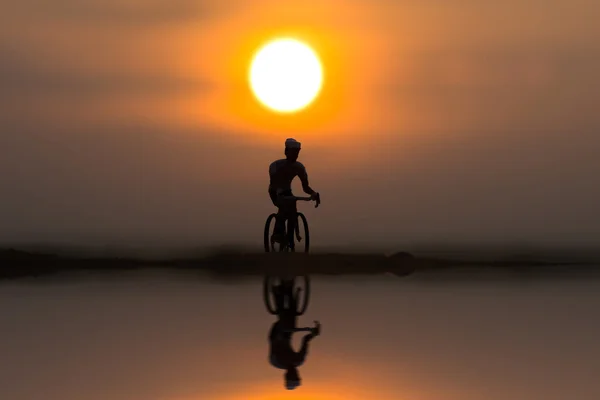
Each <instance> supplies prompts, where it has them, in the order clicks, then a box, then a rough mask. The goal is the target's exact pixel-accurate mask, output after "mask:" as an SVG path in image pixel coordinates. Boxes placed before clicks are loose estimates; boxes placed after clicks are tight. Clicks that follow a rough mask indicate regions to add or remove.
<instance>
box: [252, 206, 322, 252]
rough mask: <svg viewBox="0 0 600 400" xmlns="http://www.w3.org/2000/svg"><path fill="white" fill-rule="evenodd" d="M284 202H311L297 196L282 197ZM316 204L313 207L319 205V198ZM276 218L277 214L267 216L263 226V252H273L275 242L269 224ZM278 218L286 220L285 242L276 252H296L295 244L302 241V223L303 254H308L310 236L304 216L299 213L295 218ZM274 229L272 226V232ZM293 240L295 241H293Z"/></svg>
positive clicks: (280, 244)
mask: <svg viewBox="0 0 600 400" xmlns="http://www.w3.org/2000/svg"><path fill="white" fill-rule="evenodd" d="M283 200H284V201H296V202H297V201H310V200H312V199H311V198H310V197H297V196H284V197H283ZM316 202H317V204H316V205H315V207H318V206H319V204H320V199H319V197H317V199H316ZM276 218H277V214H275V213H273V214H271V215H269V217H268V218H267V222H266V224H265V234H264V244H265V251H266V252H267V253H269V252H275V251H276V250H275V244H276V243H275V240H274V237H273V232H272V231H271V222H273V221H275V220H276ZM280 218H286V232H285V238H286V241H285V242H284V243H279V250H278V251H292V252H293V251H296V243H295V242H296V241H297V242H301V241H302V236H300V223H299V222H300V221H302V225H303V226H304V252H305V253H308V249H309V247H310V235H309V233H308V221H306V217H305V216H304V214H302V213H301V212H296V215H295V216H292V217H290V216H287V217H283V216H282V217H280ZM274 229H275V226H274V224H273V230H274ZM294 234H295V238H294ZM294 239H295V240H294Z"/></svg>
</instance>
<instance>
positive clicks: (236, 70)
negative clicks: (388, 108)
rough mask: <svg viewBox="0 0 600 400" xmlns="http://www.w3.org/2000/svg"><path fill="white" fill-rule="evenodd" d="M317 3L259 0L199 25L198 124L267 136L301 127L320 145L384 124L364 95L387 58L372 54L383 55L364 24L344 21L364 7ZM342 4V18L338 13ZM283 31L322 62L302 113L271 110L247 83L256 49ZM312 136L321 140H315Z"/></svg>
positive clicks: (307, 137) (304, 136) (371, 98)
mask: <svg viewBox="0 0 600 400" xmlns="http://www.w3.org/2000/svg"><path fill="white" fill-rule="evenodd" d="M315 4H316V3H313V2H311V1H308V2H306V4H304V5H301V4H300V3H296V5H295V7H292V8H291V9H290V7H289V6H288V5H277V4H275V3H271V2H264V3H257V6H256V7H254V8H253V10H252V12H241V13H239V14H236V15H231V16H229V17H228V18H227V19H219V20H217V21H214V22H212V24H207V25H206V26H204V27H203V28H202V30H203V32H202V33H201V42H202V49H203V53H204V54H210V59H207V60H206V61H205V62H200V69H201V73H202V75H203V76H207V77H210V80H211V82H210V86H211V90H209V91H207V92H206V93H205V94H204V96H203V98H202V100H201V105H200V109H201V113H202V115H201V116H200V117H201V119H202V121H203V124H206V125H208V126H210V127H212V128H214V129H215V130H218V131H229V132H236V134H237V135H239V134H240V133H241V134H244V133H246V134H250V135H251V137H252V138H254V139H260V138H262V139H263V140H265V141H266V142H270V141H272V140H273V139H274V138H276V137H277V138H278V137H280V136H286V137H288V136H294V135H297V134H300V133H301V138H299V139H301V140H311V141H312V142H313V143H314V144H315V145H318V144H319V142H321V144H322V143H323V142H324V140H323V137H324V136H323V135H324V134H325V135H331V134H336V133H337V134H339V133H342V132H343V133H344V134H352V132H361V134H362V135H364V134H365V133H364V132H365V131H366V130H368V129H369V128H372V124H373V123H374V122H375V123H383V120H384V119H385V116H384V115H382V114H379V115H374V114H373V111H374V110H377V107H376V104H375V102H374V99H375V97H376V96H375V95H372V94H370V93H369V88H371V87H373V86H374V83H373V82H374V81H376V80H378V79H379V78H380V77H381V76H382V75H384V74H383V72H378V70H377V69H378V68H380V67H381V66H383V65H385V64H386V63H385V62H382V60H380V59H378V57H375V56H374V54H375V53H377V54H382V52H381V51H380V50H381V49H380V46H381V45H382V43H383V41H382V40H381V39H377V38H376V37H375V36H376V34H374V33H372V32H373V31H372V30H370V29H368V25H365V26H364V27H361V29H358V28H357V27H356V22H348V21H356V20H357V17H356V15H360V14H361V13H362V14H363V15H362V16H364V14H365V13H367V14H368V11H367V10H366V9H364V8H361V9H360V10H359V9H352V7H349V6H344V5H343V4H341V3H340V2H338V1H333V2H331V4H329V3H328V4H327V5H323V4H321V3H319V5H318V6H316V5H315ZM340 7H341V9H344V16H345V17H346V18H347V20H344V19H343V18H342V19H340V18H339V15H338V14H339V12H340V11H339V10H340ZM292 11H293V12H292ZM354 14H356V15H354ZM336 17H337V18H336ZM363 29H364V30H363ZM282 37H289V38H294V39H296V40H298V41H300V42H302V43H305V44H307V45H309V46H310V47H311V48H312V50H313V51H314V52H315V53H316V54H317V55H318V57H319V60H320V64H321V66H322V68H323V74H324V76H323V80H322V85H319V91H318V95H317V96H318V97H317V98H316V100H315V101H313V102H312V103H311V104H310V106H309V107H307V108H306V109H304V110H302V111H301V112H296V113H281V112H279V113H277V112H273V110H272V109H269V108H268V107H265V106H264V105H263V104H261V102H259V101H257V100H256V97H255V95H254V94H253V93H252V87H251V86H250V85H249V84H248V69H249V66H250V65H251V62H252V60H253V57H254V55H255V54H256V52H257V50H258V49H260V48H261V47H262V46H264V44H265V43H268V42H269V41H271V40H273V39H275V38H282ZM214 38H219V39H218V40H214ZM209 61H210V62H209ZM315 79H316V78H315ZM263 103H264V102H263ZM196 106H197V104H196ZM272 108H274V107H272ZM325 137H327V136H325ZM317 138H318V139H320V140H313V139H317Z"/></svg>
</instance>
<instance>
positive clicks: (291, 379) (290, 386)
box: [285, 368, 301, 390]
mask: <svg viewBox="0 0 600 400" xmlns="http://www.w3.org/2000/svg"><path fill="white" fill-rule="evenodd" d="M300 383H301V380H300V375H298V369H297V368H289V369H288V370H287V371H286V373H285V388H286V389H287V390H294V389H296V388H297V387H298V386H300Z"/></svg>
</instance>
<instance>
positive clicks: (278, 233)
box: [269, 190, 285, 243]
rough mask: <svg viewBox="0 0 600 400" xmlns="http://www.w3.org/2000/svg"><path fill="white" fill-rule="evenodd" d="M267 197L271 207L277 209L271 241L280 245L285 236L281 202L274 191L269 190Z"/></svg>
mask: <svg viewBox="0 0 600 400" xmlns="http://www.w3.org/2000/svg"><path fill="white" fill-rule="evenodd" d="M269 197H271V201H272V202H273V205H274V206H275V207H277V215H276V217H275V229H274V231H273V239H274V240H275V241H276V242H278V243H282V242H283V240H284V236H285V218H283V212H282V207H281V201H280V199H279V196H278V195H277V193H276V192H275V191H274V190H269Z"/></svg>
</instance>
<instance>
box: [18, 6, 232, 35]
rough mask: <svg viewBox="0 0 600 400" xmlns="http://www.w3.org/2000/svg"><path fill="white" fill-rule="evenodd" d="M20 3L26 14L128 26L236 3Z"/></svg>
mask: <svg viewBox="0 0 600 400" xmlns="http://www.w3.org/2000/svg"><path fill="white" fill-rule="evenodd" d="M24 3H26V4H24V5H23V6H26V7H27V8H28V10H30V15H35V16H37V17H38V18H42V19H45V20H62V21H63V22H74V23H81V24H90V23H91V24H101V25H107V24H109V25H113V26H115V27H132V28H134V27H140V26H156V25H169V24H181V23H188V22H195V21H199V20H203V19H206V18H211V17H214V16H215V15H218V14H219V13H220V12H222V11H224V10H227V9H232V8H234V7H236V6H237V5H238V4H239V3H238V2H231V1H228V2H227V6H225V5H222V4H221V3H219V2H209V1H205V0H200V1H192V0H150V1H114V0H107V1H100V0H84V1H80V0H59V1H46V0H30V1H25V2H24ZM23 9H25V8H23ZM31 10H33V11H32V13H31Z"/></svg>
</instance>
